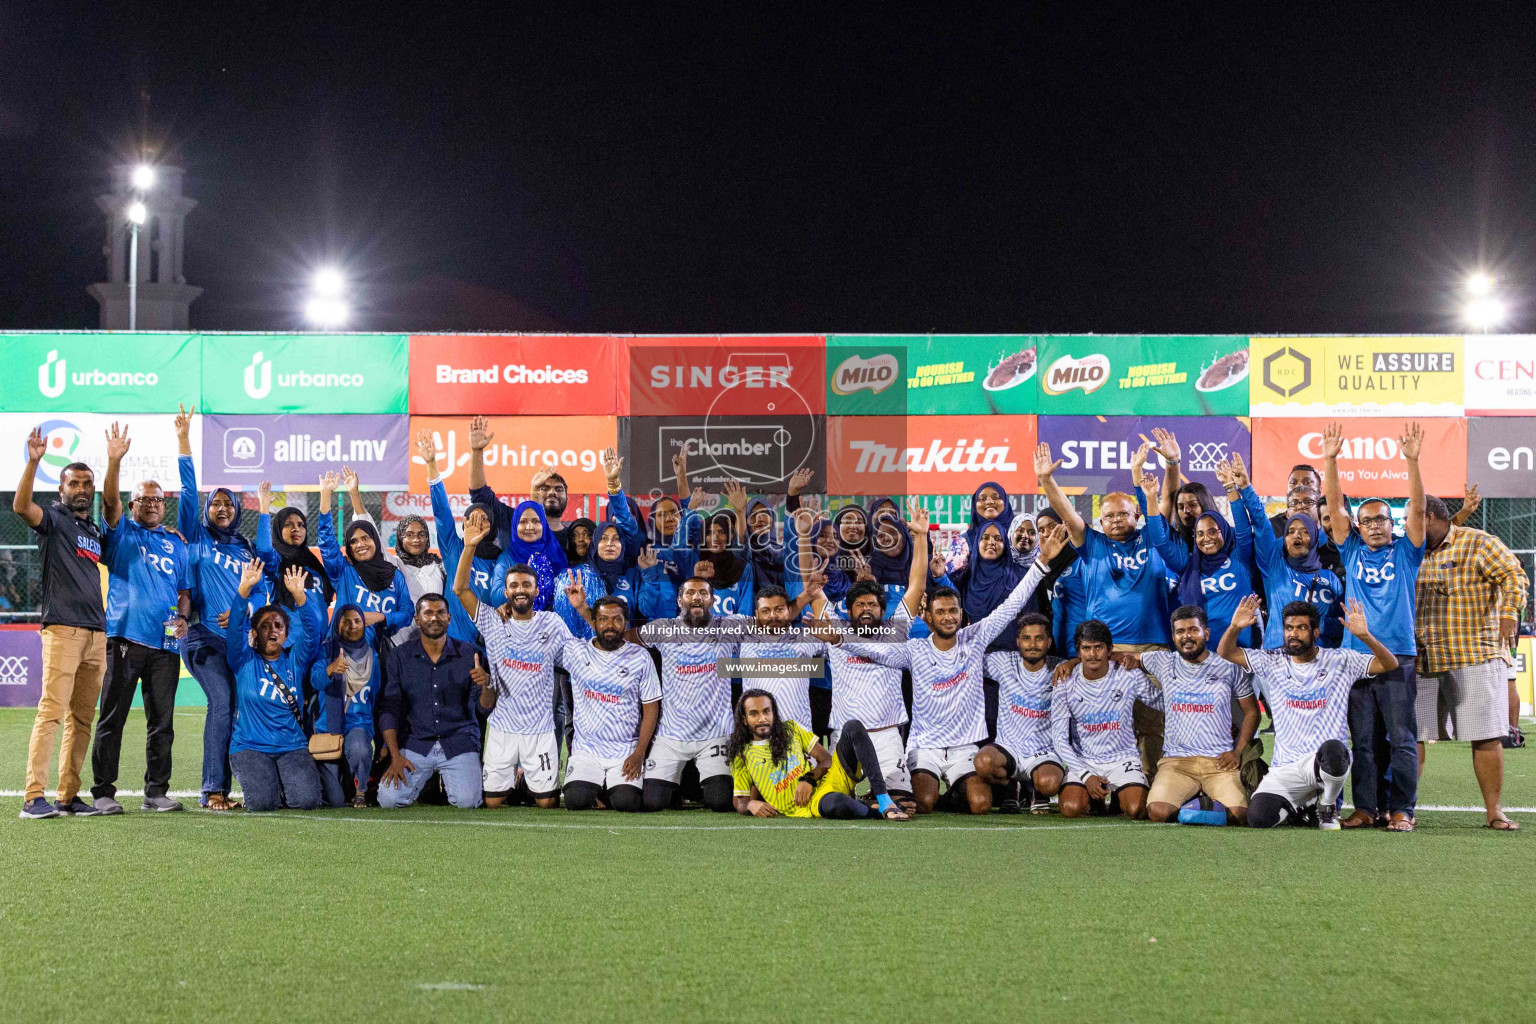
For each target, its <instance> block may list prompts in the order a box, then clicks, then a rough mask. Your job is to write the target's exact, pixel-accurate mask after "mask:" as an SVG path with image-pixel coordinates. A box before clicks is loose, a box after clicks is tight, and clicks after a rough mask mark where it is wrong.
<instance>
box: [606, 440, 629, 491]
mask: <svg viewBox="0 0 1536 1024" xmlns="http://www.w3.org/2000/svg"><path fill="white" fill-rule="evenodd" d="M623 469H624V460H623V459H621V458H619V453H618V452H616V451H614V450H613V449H612V448H604V449H603V475H604V476H605V477H607V478H608V489H609V490H614V491H616V490H618V489H619V481H620V479H621V477H620V475H619V474H620V473H621V472H622V471H623Z"/></svg>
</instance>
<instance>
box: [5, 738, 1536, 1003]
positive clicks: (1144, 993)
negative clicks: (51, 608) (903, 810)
mask: <svg viewBox="0 0 1536 1024" xmlns="http://www.w3.org/2000/svg"><path fill="white" fill-rule="evenodd" d="M31 719H32V713H31V712H30V711H23V710H0V789H7V790H14V789H20V788H21V784H22V776H23V763H24V760H25V751H26V740H27V734H28V729H29V728H30V724H31ZM200 725H201V711H200V710H198V711H195V712H194V711H188V712H186V713H185V716H184V717H178V718H177V719H176V726H177V739H176V771H175V776H174V779H173V782H172V787H173V789H178V790H183V789H187V790H190V789H195V788H196V785H197V778H198V770H199V762H200V758H201V746H200V728H199V727H200ZM1533 761H1536V751H1523V750H1522V751H1513V752H1509V758H1508V779H1507V782H1506V803H1508V804H1509V805H1510V806H1523V807H1529V806H1533V805H1536V783H1533V782H1532V779H1531V777H1530V776H1531V772H1530V769H1529V765H1530V764H1532V763H1533ZM142 770H143V718H142V716H141V715H140V714H139V713H137V712H135V713H134V715H133V716H132V717H131V718H130V722H129V728H128V731H127V736H126V738H125V742H124V751H123V780H122V782H121V784H122V785H123V786H124V787H125V788H133V789H138V788H141V787H142V780H141V774H142ZM51 782H52V779H50V784H51ZM87 782H89V760H87ZM1420 798H1421V802H1422V803H1424V804H1426V805H1427V804H1446V805H1453V804H1475V803H1476V802H1477V800H1476V787H1475V785H1473V783H1472V779H1471V772H1470V763H1469V757H1468V755H1467V751H1466V748H1465V746H1464V745H1460V744H1437V745H1436V746H1435V747H1434V748H1433V753H1432V755H1431V759H1430V767H1429V768H1428V769H1427V770H1426V773H1425V776H1424V780H1423V784H1422V787H1421V797H1420ZM191 802H192V801H189V803H191ZM20 803H21V801H20V799H19V798H17V797H7V798H4V799H0V843H3V849H4V850H5V882H6V884H5V885H4V888H3V890H0V1020H3V1021H7V1022H9V1021H151V1020H153V1021H165V1020H176V1021H207V1020H240V1021H368V1022H382V1021H412V1022H419V1024H436V1022H440V1021H443V1022H446V1021H460V1020H463V1021H471V1020H474V1021H483V1020H492V1021H500V1020H505V1021H567V1020H572V1021H583V1022H589V1021H590V1022H599V1021H665V1022H668V1024H683V1022H691V1021H721V1022H743V1021H757V1020H773V1021H778V1022H785V1024H787V1022H791V1021H806V1020H819V1021H843V1020H849V1021H864V1020H870V1021H876V1020H879V1021H884V1020H892V1021H921V1022H925V1024H929V1022H932V1024H937V1022H943V1021H978V1022H979V1021H994V1020H995V1021H1014V1020H1018V1021H1029V1022H1035V1021H1058V1020H1060V1021H1101V1020H1134V1021H1138V1022H1154V1021H1180V1022H1183V1021H1191V1022H1195V1021H1198V1022H1204V1021H1218V1020H1243V1021H1247V1022H1254V1021H1261V1022H1262V1021H1291V1020H1325V1021H1357V1020H1359V1021H1364V1020H1387V1019H1392V1020H1394V1021H1398V1022H1404V1024H1406V1022H1408V1021H1427V1020H1476V1019H1487V1020H1530V1019H1536V992H1533V989H1532V986H1531V985H1530V984H1529V968H1528V967H1527V964H1528V962H1529V957H1530V951H1531V950H1532V948H1533V943H1536V926H1533V925H1532V923H1531V919H1530V918H1528V917H1526V916H1525V915H1524V912H1523V911H1522V910H1521V909H1520V908H1521V907H1523V906H1524V905H1525V904H1526V900H1525V899H1524V898H1523V882H1524V879H1525V872H1526V871H1528V870H1530V866H1531V863H1532V859H1531V850H1532V846H1531V841H1532V837H1533V836H1536V815H1531V814H1519V813H1517V814H1516V815H1515V817H1516V818H1518V819H1521V820H1523V822H1524V823H1525V825H1526V829H1527V831H1525V832H1522V833H1520V834H1518V835H1501V834H1495V833H1492V832H1489V831H1487V830H1484V829H1482V828H1480V827H1479V826H1480V825H1481V823H1482V820H1483V816H1482V814H1481V813H1457V812H1435V811H1425V812H1423V813H1422V814H1421V816H1420V828H1419V830H1418V831H1417V832H1416V833H1414V834H1412V835H1388V834H1385V833H1382V832H1371V833H1368V834H1360V833H1337V832H1334V833H1320V832H1317V831H1315V830H1301V829H1292V828H1283V829H1279V830H1275V831H1273V832H1268V833H1259V832H1250V831H1245V830H1241V829H1233V828H1227V829H1217V828H1190V827H1180V826H1157V825H1150V824H1145V823H1134V824H1133V823H1125V822H1121V821H1119V820H1118V819H1094V820H1091V821H1087V822H1064V821H1062V820H1060V819H1059V818H1056V817H1055V816H1051V817H1047V818H1032V817H1030V816H1028V815H1023V816H1020V817H1004V816H1001V815H991V816H989V817H987V818H979V819H973V818H968V817H959V816H952V815H936V816H933V817H929V818H925V819H922V820H920V821H918V822H914V823H911V824H907V825H890V824H874V823H872V824H863V823H860V824H847V823H836V822H819V821H818V822H798V821H797V822H790V821H764V822H759V821H754V820H749V819H746V818H742V817H739V816H734V815H732V816H724V815H713V814H710V813H708V812H705V811H682V812H672V813H667V814H660V815H652V816H647V817H626V816H620V815H616V814H612V813H601V812H596V813H587V814H573V813H571V812H567V811H558V810H557V811H537V810H529V809H522V808H519V809H509V810H501V811H485V810H481V811H473V812H470V811H457V810H454V809H452V808H440V807H428V808H413V809H411V810H408V811H403V812H385V811H381V810H379V809H377V808H371V809H369V810H366V811H351V810H346V811H317V812H313V813H309V814H297V813H289V812H283V813H279V814H270V815H251V814H245V813H236V814H227V815H219V814H210V813H206V812H191V813H184V814H164V815H151V814H146V813H142V812H139V811H138V800H137V799H136V798H124V799H123V803H124V805H125V806H127V807H128V809H129V813H128V814H127V815H125V816H123V817H120V818H110V819H108V818H89V819H55V820H50V821H38V822H24V821H18V820H17V819H16V817H15V815H16V812H17V811H18V810H19V809H20ZM1154 940H1155V941H1154ZM424 986H438V987H424ZM470 986H472V987H470Z"/></svg>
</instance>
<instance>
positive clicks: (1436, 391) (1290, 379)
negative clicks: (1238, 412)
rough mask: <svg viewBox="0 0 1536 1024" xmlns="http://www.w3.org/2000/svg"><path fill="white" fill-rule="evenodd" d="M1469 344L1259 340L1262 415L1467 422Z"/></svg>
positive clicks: (1253, 383) (1448, 340)
mask: <svg viewBox="0 0 1536 1024" xmlns="http://www.w3.org/2000/svg"><path fill="white" fill-rule="evenodd" d="M1462 355H1463V352H1462V339H1461V337H1460V336H1459V335H1455V336H1441V337H1429V338H1426V337H1417V338H1254V339H1253V347H1252V350H1251V353H1250V359H1251V361H1252V364H1253V372H1252V373H1251V374H1250V375H1249V377H1248V396H1249V410H1250V412H1251V414H1252V415H1254V416H1410V417H1424V416H1460V415H1461V414H1462V408H1463V404H1462V396H1463V393H1464V392H1463V386H1462Z"/></svg>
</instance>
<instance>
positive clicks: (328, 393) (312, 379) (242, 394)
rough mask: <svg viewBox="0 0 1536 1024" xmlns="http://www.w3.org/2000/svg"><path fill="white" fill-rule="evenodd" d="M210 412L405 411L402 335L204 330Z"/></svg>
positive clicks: (206, 407) (205, 397) (205, 403)
mask: <svg viewBox="0 0 1536 1024" xmlns="http://www.w3.org/2000/svg"><path fill="white" fill-rule="evenodd" d="M202 341H203V405H202V410H203V412H223V413H279V412H315V413H384V412H389V413H403V412H405V411H406V400H405V393H406V388H407V379H408V373H409V367H408V363H407V357H406V342H405V336H404V335H402V334H325V335H292V336H285V335H279V334H224V335H204V336H203V338H202Z"/></svg>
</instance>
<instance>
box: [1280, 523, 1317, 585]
mask: <svg viewBox="0 0 1536 1024" xmlns="http://www.w3.org/2000/svg"><path fill="white" fill-rule="evenodd" d="M1298 519H1300V520H1301V525H1302V528H1303V529H1305V530H1306V531H1307V553H1306V554H1304V555H1302V556H1301V557H1300V558H1296V557H1295V556H1293V555H1292V554H1291V553H1290V551H1289V550H1288V549H1285V548H1282V550H1284V551H1285V561H1286V564H1287V565H1289V566H1290V567H1291V568H1292V569H1295V570H1296V571H1297V572H1319V571H1321V569H1322V568H1323V560H1322V559H1321V558H1319V557H1318V554H1317V541H1318V537H1319V536H1320V534H1321V529H1320V528H1319V527H1318V525H1317V520H1315V519H1313V518H1312V517H1311V516H1303V515H1296V516H1288V517H1286V520H1285V530H1284V531H1282V532H1281V534H1280V543H1281V544H1282V545H1283V544H1285V535H1286V534H1287V533H1290V532H1291V524H1292V523H1294V522H1295V521H1296V520H1298Z"/></svg>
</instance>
